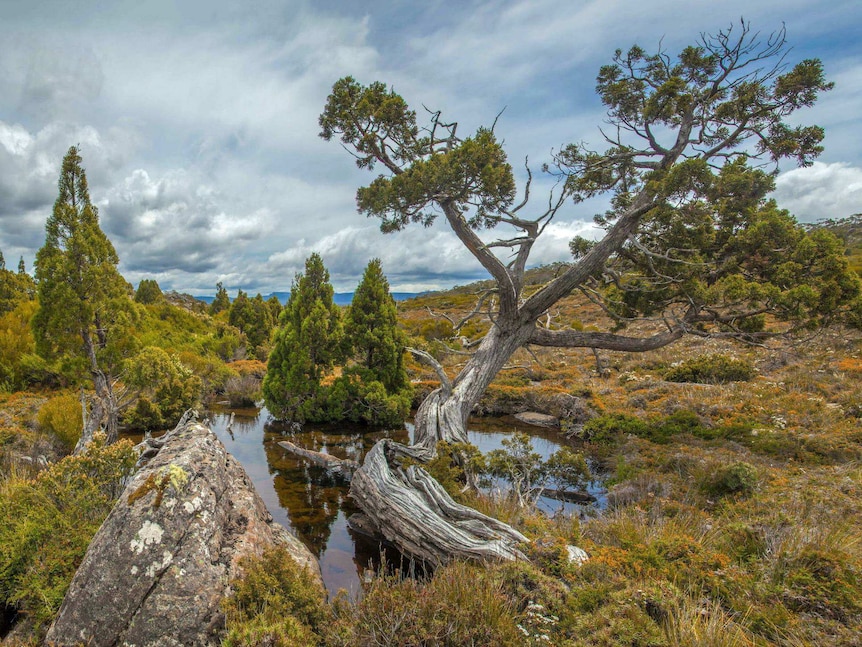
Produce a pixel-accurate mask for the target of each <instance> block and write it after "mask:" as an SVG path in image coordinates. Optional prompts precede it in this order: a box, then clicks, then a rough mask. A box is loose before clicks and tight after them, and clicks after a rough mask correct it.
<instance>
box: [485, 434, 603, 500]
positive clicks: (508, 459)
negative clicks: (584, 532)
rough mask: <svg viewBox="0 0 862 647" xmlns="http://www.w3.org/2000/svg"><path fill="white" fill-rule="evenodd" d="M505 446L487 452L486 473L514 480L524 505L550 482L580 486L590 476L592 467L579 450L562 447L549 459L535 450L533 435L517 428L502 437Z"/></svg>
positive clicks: (589, 478) (517, 494)
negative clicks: (516, 430)
mask: <svg viewBox="0 0 862 647" xmlns="http://www.w3.org/2000/svg"><path fill="white" fill-rule="evenodd" d="M502 443H503V447H504V449H495V450H493V451H490V452H488V454H487V456H486V461H487V474H489V475H490V476H493V477H497V478H502V479H505V480H506V481H508V482H509V483H510V484H511V488H512V489H511V492H512V494H513V496H514V497H515V498H516V500H517V501H518V504H519V505H521V506H531V505H534V504H535V502H536V500H537V499H538V497H540V496H541V494H542V491H543V490H544V489H545V488H546V487H549V486H554V487H556V488H559V489H563V488H571V489H578V488H582V487H584V486H585V485H586V484H587V483H588V482H589V481H590V480H591V476H590V470H589V467H588V466H587V462H586V459H584V456H583V454H581V453H580V452H575V451H574V450H572V449H570V448H568V447H562V448H560V449H559V450H557V451H556V452H554V453H553V454H552V455H551V456H550V457H549V458H548V460H547V461H545V460H542V456H541V454H538V453H536V452H535V451H533V443H532V442H531V440H530V436H528V435H527V434H525V433H520V432H516V433H514V434H512V436H511V437H509V438H505V439H504V440H503V441H502Z"/></svg>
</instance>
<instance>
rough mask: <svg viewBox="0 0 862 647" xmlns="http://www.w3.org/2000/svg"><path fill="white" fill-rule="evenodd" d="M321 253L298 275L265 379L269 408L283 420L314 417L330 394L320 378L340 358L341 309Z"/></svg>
mask: <svg viewBox="0 0 862 647" xmlns="http://www.w3.org/2000/svg"><path fill="white" fill-rule="evenodd" d="M333 294H334V291H333V289H332V284H330V282H329V272H328V271H327V270H326V268H325V267H324V265H323V260H322V259H321V258H320V256H319V255H318V254H312V255H311V256H310V257H309V258H308V259H307V260H306V262H305V274H297V276H296V278H295V279H294V281H293V284H292V286H291V291H290V299H289V300H288V302H287V305H286V306H285V308H284V312H282V315H281V321H280V325H281V327H280V328H279V329H278V331H277V332H276V335H275V341H274V344H273V348H272V352H271V354H270V356H269V362H268V368H267V372H266V377H265V378H264V381H263V398H264V402H265V403H266V406H267V409H269V411H270V413H272V415H273V416H275V417H276V418H277V419H279V420H299V421H302V420H305V419H313V418H314V417H315V413H316V412H318V411H319V410H320V407H321V402H323V401H325V395H322V394H321V388H320V382H321V378H322V377H323V376H324V374H325V373H326V372H328V371H329V370H330V369H331V368H332V367H333V365H334V364H335V362H336V361H337V360H338V359H339V358H340V357H339V355H340V350H341V339H342V332H341V312H340V310H339V309H338V307H337V306H336V305H335V304H334V303H333V300H332V297H333Z"/></svg>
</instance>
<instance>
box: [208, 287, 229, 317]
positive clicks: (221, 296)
mask: <svg viewBox="0 0 862 647" xmlns="http://www.w3.org/2000/svg"><path fill="white" fill-rule="evenodd" d="M225 310H230V297H229V296H228V294H227V290H226V289H225V287H224V285H222V283H221V281H219V282H218V283H216V295H215V299H213V302H212V303H211V304H210V314H211V315H213V316H215V315H217V314H218V313H219V312H224V311H225Z"/></svg>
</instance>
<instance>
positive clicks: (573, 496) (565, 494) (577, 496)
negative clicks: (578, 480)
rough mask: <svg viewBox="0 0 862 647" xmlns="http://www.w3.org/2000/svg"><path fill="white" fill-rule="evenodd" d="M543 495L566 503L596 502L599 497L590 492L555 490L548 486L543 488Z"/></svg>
mask: <svg viewBox="0 0 862 647" xmlns="http://www.w3.org/2000/svg"><path fill="white" fill-rule="evenodd" d="M542 496H544V497H548V498H549V499H554V500H556V501H565V502H566V503H595V502H596V501H597V500H598V499H596V497H594V496H593V495H592V494H590V493H589V492H577V491H575V490H553V489H550V488H546V489H544V490H542Z"/></svg>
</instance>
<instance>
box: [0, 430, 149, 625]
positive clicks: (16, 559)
mask: <svg viewBox="0 0 862 647" xmlns="http://www.w3.org/2000/svg"><path fill="white" fill-rule="evenodd" d="M136 458H137V456H136V454H135V452H134V450H133V448H132V444H131V443H130V442H128V441H120V442H118V443H115V444H113V445H110V446H106V445H105V441H104V437H103V436H99V435H97V437H96V439H95V440H94V441H93V442H92V443H91V444H90V445H89V448H88V451H87V453H86V454H83V455H79V456H69V457H67V458H64V459H63V460H61V461H59V462H58V463H55V464H54V465H52V466H51V467H50V468H48V469H47V470H45V471H44V472H41V473H40V474H39V475H38V476H37V477H36V478H35V479H32V480H25V479H15V478H12V479H8V480H6V481H5V482H4V483H3V484H2V486H0V603H2V604H5V605H7V606H10V607H13V608H17V609H18V610H19V612H20V613H22V614H23V616H24V620H23V622H25V623H26V624H27V625H29V626H31V627H32V629H33V632H34V633H36V634H40V633H41V632H42V631H44V629H46V628H47V623H48V622H50V621H51V619H52V618H53V617H54V614H55V613H56V612H57V610H58V609H59V607H60V603H61V602H62V601H63V596H64V595H65V593H66V590H67V589H68V587H69V583H70V582H71V580H72V576H73V575H74V574H75V570H76V569H77V568H78V565H79V564H80V563H81V560H82V559H83V558H84V553H85V552H86V550H87V546H88V544H89V543H90V540H91V539H92V537H93V535H95V533H96V531H97V530H98V529H99V526H100V525H101V524H102V521H104V519H105V517H107V515H108V513H109V512H110V511H111V508H112V507H113V505H114V502H115V501H116V499H117V497H119V495H120V493H121V492H122V490H123V483H124V479H125V478H127V477H128V476H129V475H130V474H131V473H132V471H133V468H134V464H135V460H136Z"/></svg>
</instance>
